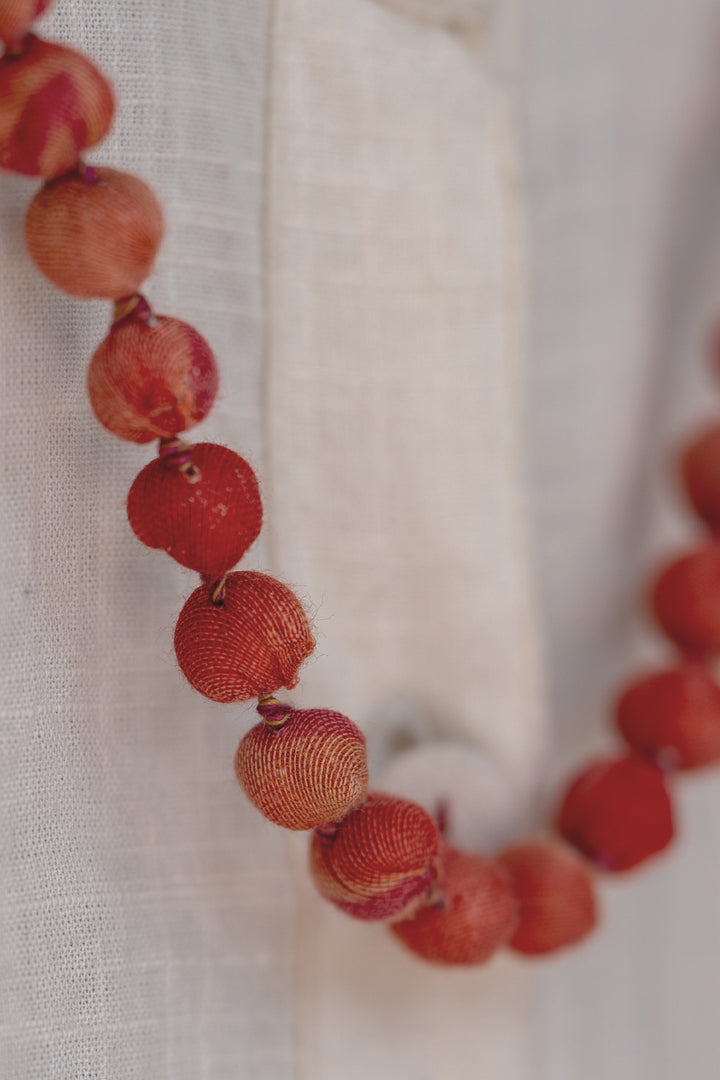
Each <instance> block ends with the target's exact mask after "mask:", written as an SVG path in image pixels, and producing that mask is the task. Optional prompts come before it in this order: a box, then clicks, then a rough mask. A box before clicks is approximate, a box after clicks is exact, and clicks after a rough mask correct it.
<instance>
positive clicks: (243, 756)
mask: <svg viewBox="0 0 720 1080" xmlns="http://www.w3.org/2000/svg"><path fill="white" fill-rule="evenodd" d="M235 773H236V775H237V778H238V780H239V781H240V783H241V784H242V786H243V788H244V790H245V794H246V795H247V797H248V798H249V799H250V802H251V803H252V804H253V805H254V806H256V807H257V809H258V810H259V811H260V812H261V813H262V814H264V815H265V817H267V818H269V819H270V821H273V822H275V824H276V825H282V827H283V828H285V829H314V828H315V827H316V826H317V825H322V824H323V823H324V822H328V821H339V820H340V818H343V817H345V815H346V814H347V813H349V811H350V810H352V809H354V807H356V806H358V805H359V804H360V803H361V802H362V801H363V799H364V798H365V795H366V793H367V786H368V767H367V755H366V752H365V736H364V735H363V733H362V732H361V731H360V729H359V728H358V727H356V725H355V724H353V722H352V720H348V718H347V717H346V716H343V715H342V714H341V713H338V712H331V711H330V710H329V709H293V710H291V711H290V713H289V717H288V719H287V720H286V721H285V722H284V723H283V725H282V726H281V727H278V728H273V727H270V725H269V724H266V723H264V722H263V723H260V724H256V725H255V727H254V728H252V729H251V730H250V731H249V732H248V733H247V735H245V737H244V738H243V739H242V741H241V743H240V745H239V747H238V750H237V754H236V756H235Z"/></svg>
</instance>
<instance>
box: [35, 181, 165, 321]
mask: <svg viewBox="0 0 720 1080" xmlns="http://www.w3.org/2000/svg"><path fill="white" fill-rule="evenodd" d="M89 174H90V175H89V177H83V176H81V175H79V174H78V173H71V174H68V175H67V176H62V177H59V178H58V179H57V180H51V181H50V182H49V183H48V184H45V185H44V187H42V188H41V189H40V191H38V193H37V195H36V196H35V198H34V199H33V200H32V202H31V203H30V206H29V208H28V212H27V217H26V219H25V240H26V243H27V246H28V251H29V252H30V255H31V256H32V258H33V260H34V261H35V263H36V264H37V266H38V267H39V269H40V270H42V272H43V274H45V276H46V277H48V278H49V279H50V281H52V283H53V285H57V287H58V288H59V289H62V290H63V291H64V292H66V293H70V295H71V296H83V297H105V298H106V299H108V300H118V299H120V298H122V297H125V296H130V295H131V294H132V293H135V292H137V291H138V289H139V288H140V286H141V285H142V283H143V281H144V280H145V278H146V277H147V276H148V274H149V273H150V271H151V270H152V265H153V262H154V260H155V255H156V253H157V250H158V248H159V246H160V241H161V239H162V234H163V218H162V209H161V207H160V203H159V202H158V200H157V198H156V197H155V194H154V193H153V191H152V190H151V188H149V187H148V186H147V184H145V183H143V181H142V180H139V179H138V178H137V177H136V176H131V175H130V174H129V173H122V172H118V171H117V170H116V169H105V168H102V169H91V170H89Z"/></svg>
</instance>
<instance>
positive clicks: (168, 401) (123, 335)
mask: <svg viewBox="0 0 720 1080" xmlns="http://www.w3.org/2000/svg"><path fill="white" fill-rule="evenodd" d="M218 383H219V379H218V371H217V366H216V364H215V358H214V356H213V354H212V350H211V348H210V346H209V345H208V343H207V341H205V339H204V338H203V337H201V336H200V334H198V332H197V330H195V329H193V327H192V326H189V325H188V324H187V323H185V322H181V321H180V320H179V319H170V318H167V317H166V316H164V315H160V316H158V317H153V316H152V313H151V312H150V309H149V308H148V306H147V304H146V303H145V302H144V301H143V302H142V303H141V304H139V305H138V308H137V309H136V310H135V311H133V312H132V313H131V314H130V315H129V316H128V317H127V318H124V319H120V320H119V322H117V323H116V324H115V325H114V326H113V327H112V328H111V330H110V333H109V334H108V336H107V337H106V338H105V340H104V341H103V342H102V344H101V345H100V347H99V348H98V350H97V351H96V353H95V355H94V356H93V358H92V360H91V361H90V367H89V368H88V380H87V385H88V394H89V397H90V404H91V405H92V407H93V411H94V413H95V415H96V416H97V418H98V420H99V421H100V423H101V424H102V425H103V426H104V427H106V428H107V429H108V431H111V432H112V433H113V435H118V436H119V437H120V438H121V439H129V440H130V441H131V442H136V443H146V442H151V440H152V439H171V438H173V437H174V436H175V435H178V434H179V433H180V432H183V431H187V429H188V428H191V427H194V425H195V424H199V423H200V421H201V420H204V418H205V417H206V416H207V414H208V413H209V412H210V409H211V407H212V403H213V401H214V400H215V395H216V394H217V390H218Z"/></svg>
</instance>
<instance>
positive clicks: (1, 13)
mask: <svg viewBox="0 0 720 1080" xmlns="http://www.w3.org/2000/svg"><path fill="white" fill-rule="evenodd" d="M51 3H52V0H3V2H2V4H0V41H2V42H4V43H5V44H6V45H9V46H13V45H14V44H15V43H16V42H19V41H20V39H21V38H23V37H24V36H25V34H26V33H27V31H28V30H29V28H30V27H31V26H32V24H33V22H34V21H35V19H38V18H39V17H40V16H41V15H42V14H43V12H44V11H45V10H46V9H47V8H49V7H50V4H51Z"/></svg>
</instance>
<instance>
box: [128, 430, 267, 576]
mask: <svg viewBox="0 0 720 1080" xmlns="http://www.w3.org/2000/svg"><path fill="white" fill-rule="evenodd" d="M188 452H189V454H190V455H191V460H192V464H193V466H194V467H195V469H197V470H199V478H197V479H196V478H193V479H190V478H189V477H188V476H186V474H185V473H184V472H182V471H181V470H180V469H178V468H176V467H175V466H174V465H173V463H172V458H171V457H168V458H156V459H155V461H151V462H150V464H149V465H146V466H145V468H144V469H143V470H142V471H141V472H140V473H139V474H138V476H137V477H136V478H135V480H134V481H133V485H132V487H131V488H130V493H129V495H128V502H127V509H128V520H129V522H130V525H131V527H132V530H133V532H134V533H135V535H136V536H137V538H138V540H140V541H141V542H142V543H143V544H147V546H148V547H151V548H160V549H162V550H164V551H166V552H167V554H168V555H170V556H171V557H172V558H173V559H175V560H176V562H179V563H180V564H181V566H187V567H188V568H189V569H190V570H197V572H198V573H199V574H203V575H204V576H206V577H208V578H210V579H211V581H216V580H217V579H219V578H221V577H222V576H223V574H224V573H226V572H227V571H228V570H230V569H231V568H232V567H233V566H235V564H236V563H238V562H239V561H240V559H241V558H242V557H243V555H244V554H245V552H246V551H247V549H248V548H249V547H250V545H251V544H252V543H254V541H255V540H256V539H257V537H258V535H259V533H260V529H261V526H262V503H261V501H260V490H259V488H258V482H257V479H256V477H255V473H254V472H253V471H252V469H251V468H250V466H249V465H248V463H247V461H245V460H244V459H243V458H241V457H240V456H239V455H238V454H236V453H234V452H233V451H232V450H228V449H227V447H225V446H217V445H216V444H215V443H196V444H195V445H194V446H192V447H190V448H189V451H188Z"/></svg>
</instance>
